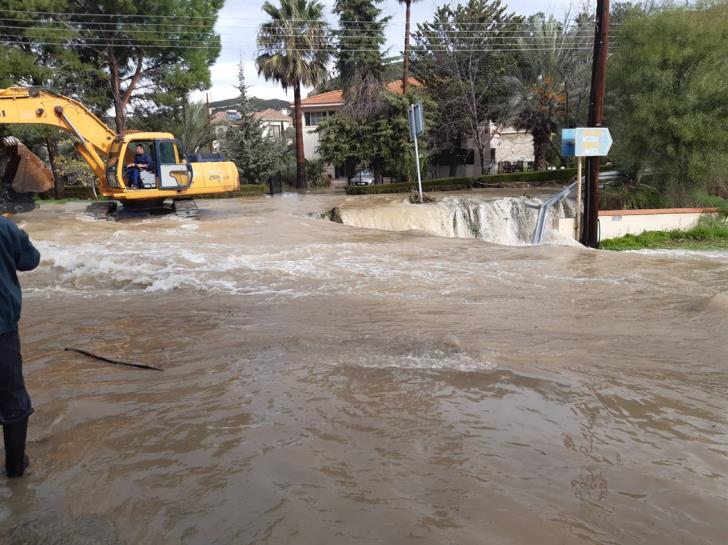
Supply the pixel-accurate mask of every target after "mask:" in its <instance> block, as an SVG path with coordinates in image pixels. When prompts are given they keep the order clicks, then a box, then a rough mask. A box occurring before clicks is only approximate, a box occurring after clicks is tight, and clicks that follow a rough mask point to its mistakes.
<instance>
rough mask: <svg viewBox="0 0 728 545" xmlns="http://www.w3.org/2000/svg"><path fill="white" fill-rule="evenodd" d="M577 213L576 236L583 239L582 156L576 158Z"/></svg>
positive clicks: (575, 217) (575, 219)
mask: <svg viewBox="0 0 728 545" xmlns="http://www.w3.org/2000/svg"><path fill="white" fill-rule="evenodd" d="M576 161H577V163H576V213H575V214H574V238H575V239H576V240H581V178H582V174H581V157H577V158H576Z"/></svg>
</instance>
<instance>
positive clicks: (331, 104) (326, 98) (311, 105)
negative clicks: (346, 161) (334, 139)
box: [301, 78, 421, 178]
mask: <svg viewBox="0 0 728 545" xmlns="http://www.w3.org/2000/svg"><path fill="white" fill-rule="evenodd" d="M409 83H410V85H413V86H418V87H419V86H420V85H421V84H420V82H419V81H417V80H416V79H414V78H410V80H409ZM387 89H388V90H389V91H391V92H392V93H396V94H398V95H401V94H402V80H397V81H393V82H391V83H389V84H387ZM343 107H344V92H343V91H342V90H340V89H339V90H336V91H328V92H326V93H321V94H318V95H311V96H309V97H307V98H304V99H303V100H302V101H301V111H302V113H303V154H304V156H305V157H306V159H319V158H320V155H319V153H318V147H319V142H320V140H319V134H318V133H317V132H316V130H317V129H318V125H319V123H321V122H322V121H323V120H324V119H326V118H327V117H331V116H333V115H336V112H338V111H339V110H341V109H342V108H343ZM326 170H327V171H328V173H329V174H330V175H331V176H333V177H334V178H340V177H341V175H340V172H339V169H338V168H337V167H335V166H333V165H328V166H327V168H326Z"/></svg>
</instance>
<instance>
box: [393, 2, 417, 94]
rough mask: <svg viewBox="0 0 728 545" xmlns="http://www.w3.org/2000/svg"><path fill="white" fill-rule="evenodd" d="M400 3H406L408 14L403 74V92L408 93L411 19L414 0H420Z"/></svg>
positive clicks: (405, 29) (405, 24)
mask: <svg viewBox="0 0 728 545" xmlns="http://www.w3.org/2000/svg"><path fill="white" fill-rule="evenodd" d="M398 1H399V3H400V4H405V6H406V14H405V23H404V73H403V74H402V93H403V94H405V95H406V94H407V86H408V84H409V64H410V21H411V18H412V15H411V8H412V3H413V2H419V1H420V0H398Z"/></svg>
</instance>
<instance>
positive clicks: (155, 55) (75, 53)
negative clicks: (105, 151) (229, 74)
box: [0, 0, 223, 133]
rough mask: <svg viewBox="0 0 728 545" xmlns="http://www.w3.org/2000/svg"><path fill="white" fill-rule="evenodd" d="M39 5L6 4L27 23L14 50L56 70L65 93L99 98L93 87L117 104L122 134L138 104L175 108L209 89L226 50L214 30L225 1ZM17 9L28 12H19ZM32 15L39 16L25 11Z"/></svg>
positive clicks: (15, 33) (15, 37) (99, 0)
mask: <svg viewBox="0 0 728 545" xmlns="http://www.w3.org/2000/svg"><path fill="white" fill-rule="evenodd" d="M38 4H39V5H43V6H44V9H41V8H40V7H38V8H36V7H35V6H34V7H33V8H29V7H28V5H27V2H22V4H21V2H17V1H16V0H3V1H2V2H0V11H3V12H4V11H5V9H2V8H6V9H8V10H10V9H18V10H19V11H17V12H15V11H13V12H11V13H13V14H14V18H15V19H16V20H17V21H20V22H19V23H15V24H14V25H9V26H13V27H14V28H13V29H10V30H8V31H7V32H8V36H9V37H10V38H12V41H11V43H12V47H14V48H18V49H20V50H21V51H25V52H30V53H32V54H33V55H34V56H35V58H37V59H39V60H41V61H43V62H44V65H45V66H49V67H50V68H51V69H52V70H53V71H54V74H55V76H56V80H57V81H56V83H57V84H58V86H59V87H60V89H61V90H62V91H64V92H66V93H68V92H69V91H77V92H79V94H81V95H82V96H83V97H84V98H88V95H90V94H92V93H89V92H87V91H86V90H85V89H86V88H88V89H89V90H90V89H93V90H94V94H98V95H100V96H97V99H98V103H99V105H101V106H103V107H105V105H103V104H102V100H105V101H108V102H110V103H111V104H112V105H113V108H114V111H115V115H114V119H115V121H116V129H117V131H118V132H120V133H121V132H123V131H124V129H125V122H126V116H127V112H128V109H129V108H131V107H133V105H134V103H135V102H137V101H153V102H155V103H157V104H158V105H170V104H172V103H174V102H175V101H178V100H180V98H181V97H183V96H184V95H185V94H186V93H187V92H188V91H190V90H192V89H198V88H204V87H207V86H209V83H210V70H209V68H210V66H211V65H212V63H213V62H214V61H215V59H216V58H217V56H218V54H219V52H220V38H219V36H218V35H217V34H216V33H215V31H214V24H215V19H216V16H217V12H218V11H219V10H220V8H221V7H222V5H223V0H134V1H133V2H118V1H117V0H96V1H94V2H91V1H85V0H55V1H53V0H47V1H43V2H39V3H38ZM17 5H22V7H20V8H16V7H12V6H17ZM29 9H32V10H33V12H30V11H25V12H23V10H29ZM20 27H22V29H21V28H20ZM3 34H5V33H3ZM5 39H7V38H5ZM8 41H10V40H8ZM46 60H47V61H49V62H48V63H45V61H46ZM87 84H88V85H87ZM70 94H74V93H73V92H71V93H70Z"/></svg>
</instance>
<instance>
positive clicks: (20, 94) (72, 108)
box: [0, 87, 240, 214]
mask: <svg viewBox="0 0 728 545" xmlns="http://www.w3.org/2000/svg"><path fill="white" fill-rule="evenodd" d="M0 125H45V126H50V127H56V128H58V129H60V130H62V131H64V132H66V133H67V134H68V135H69V136H70V137H71V139H72V140H73V143H74V147H75V149H76V151H77V153H78V154H79V155H80V156H81V157H82V158H83V159H84V160H85V161H86V163H87V164H88V165H89V167H90V168H91V170H92V171H93V172H94V174H95V175H96V178H97V179H98V184H99V192H100V194H101V195H103V196H104V197H109V198H111V199H113V201H104V202H105V203H115V204H109V205H108V206H109V210H111V209H112V208H113V209H115V208H116V206H117V204H119V203H123V204H124V207H127V206H128V207H135V208H144V207H154V206H157V207H158V206H159V205H160V204H161V203H163V202H165V201H167V202H168V201H169V200H171V201H172V205H173V207H174V209H175V210H176V211H177V213H178V214H179V213H180V211H181V210H182V209H185V210H188V209H190V208H191V204H190V203H191V202H192V201H191V199H192V198H193V197H195V196H198V195H206V194H211V193H214V194H221V193H228V192H232V191H236V190H237V189H239V187H240V178H239V175H238V171H237V167H236V166H235V164H233V163H231V162H230V161H223V160H221V159H220V158H217V157H216V158H212V160H209V159H210V158H206V160H201V159H200V158H195V157H186V156H185V155H184V152H183V150H182V147H181V144H180V142H179V141H178V140H177V139H175V137H174V135H172V134H169V133H161V132H160V133H157V132H139V133H128V134H123V135H118V134H116V132H115V131H113V130H112V129H111V128H110V127H108V126H107V125H106V124H105V123H104V122H103V121H102V120H101V119H99V118H98V117H97V116H96V115H94V114H93V113H92V112H91V111H89V110H88V108H86V107H85V106H84V105H83V104H81V103H80V102H78V101H76V100H74V99H72V98H68V97H64V96H62V95H58V94H56V93H53V92H51V91H47V90H44V89H34V88H30V89H29V88H24V87H10V88H7V89H0ZM140 149H141V150H143V151H138V150H140ZM13 151H14V153H15V155H14V156H13V157H12V158H11V167H12V169H11V172H10V173H8V172H6V175H5V177H4V178H3V182H4V183H3V184H2V187H0V190H1V191H0V193H4V194H0V211H2V210H3V204H2V203H3V202H4V203H6V205H5V208H7V206H8V204H7V203H8V200H10V201H15V202H17V201H18V200H23V199H26V200H27V199H28V198H29V195H32V193H35V192H36V191H40V190H41V188H45V187H47V186H48V180H49V179H52V177H51V176H49V175H48V169H46V168H45V167H44V166H43V164H42V162H41V161H40V159H38V158H37V157H35V156H34V155H33V154H32V153H31V152H30V151H29V150H27V148H25V146H22V144H19V145H18V144H17V143H16V145H15V147H14V148H13ZM136 154H138V155H139V157H144V158H145V159H146V160H145V161H144V162H138V164H137V163H135V157H136ZM11 186H12V187H11ZM98 204H99V206H97V208H103V206H101V203H98ZM10 206H11V207H13V206H14V204H13V203H12V202H11V203H10ZM23 206H25V205H23ZM21 208H22V207H21ZM16 209H17V207H16Z"/></svg>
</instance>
